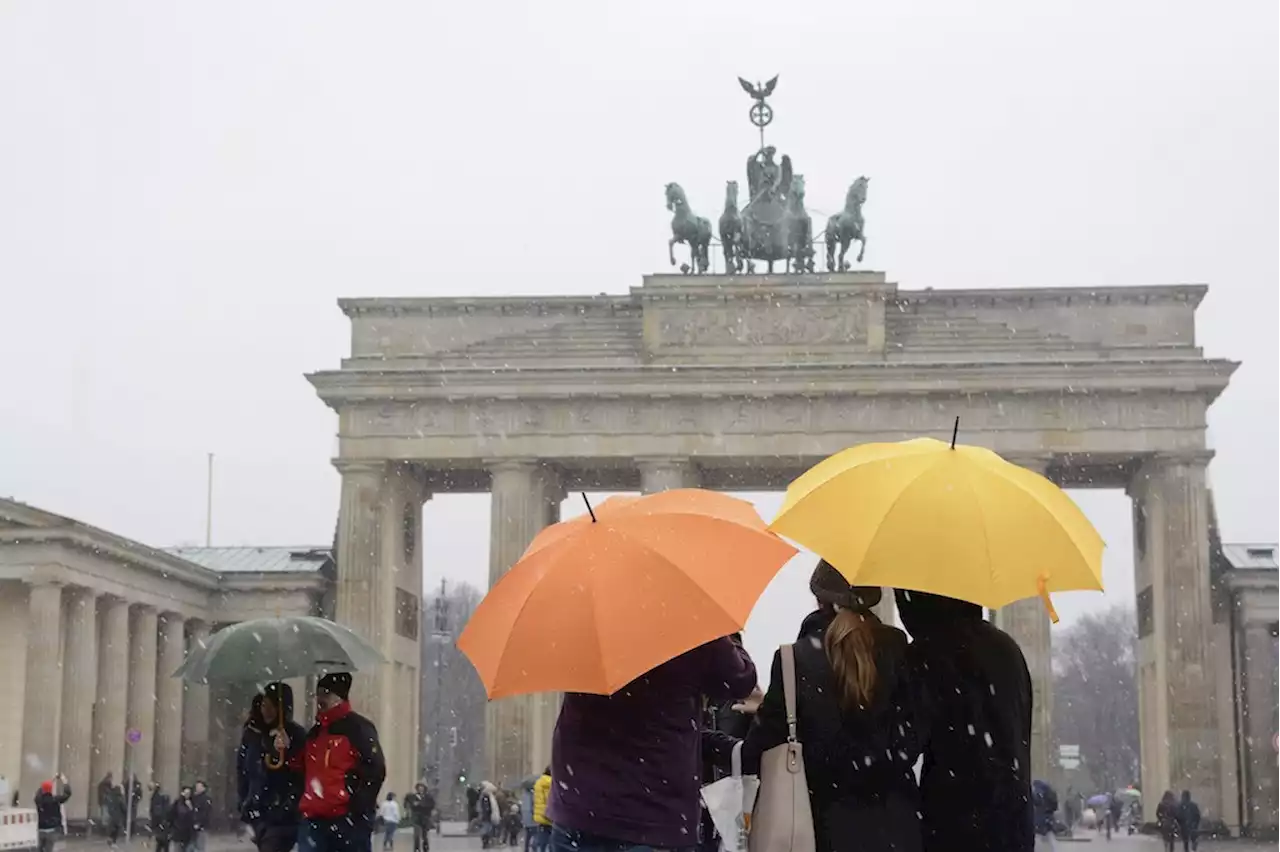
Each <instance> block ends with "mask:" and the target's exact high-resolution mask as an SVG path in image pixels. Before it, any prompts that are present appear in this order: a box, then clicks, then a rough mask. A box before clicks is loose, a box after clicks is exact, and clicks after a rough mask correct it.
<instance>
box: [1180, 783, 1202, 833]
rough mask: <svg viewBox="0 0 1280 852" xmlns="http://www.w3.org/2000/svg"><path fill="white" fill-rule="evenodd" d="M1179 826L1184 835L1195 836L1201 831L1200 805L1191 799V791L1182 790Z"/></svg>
mask: <svg viewBox="0 0 1280 852" xmlns="http://www.w3.org/2000/svg"><path fill="white" fill-rule="evenodd" d="M1178 827H1179V828H1180V829H1182V836H1183V837H1195V836H1196V833H1197V832H1199V831H1200V806H1199V805H1197V804H1196V803H1195V802H1194V801H1192V799H1191V791H1190V790H1183V791H1182V801H1181V802H1179V803H1178Z"/></svg>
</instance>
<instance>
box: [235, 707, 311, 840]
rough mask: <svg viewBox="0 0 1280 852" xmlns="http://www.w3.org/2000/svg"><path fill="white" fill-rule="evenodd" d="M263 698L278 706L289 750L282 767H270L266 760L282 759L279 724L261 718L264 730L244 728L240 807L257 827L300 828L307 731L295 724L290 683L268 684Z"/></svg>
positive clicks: (250, 822)
mask: <svg viewBox="0 0 1280 852" xmlns="http://www.w3.org/2000/svg"><path fill="white" fill-rule="evenodd" d="M263 695H264V697H266V698H268V699H270V700H271V702H272V703H273V704H275V706H276V708H277V711H278V712H279V713H280V714H281V716H282V717H283V719H284V730H285V734H286V735H287V736H288V737H289V749H288V751H287V752H286V753H285V755H284V761H283V762H282V763H281V765H280V766H279V767H278V768H274V769H273V768H272V767H270V766H268V765H267V760H268V759H270V760H271V761H272V762H275V760H276V759H277V758H279V757H280V755H279V754H278V753H277V752H276V748H275V736H276V729H277V728H278V727H279V724H280V723H279V721H278V720H277V722H276V723H275V724H271V725H268V724H266V723H265V722H264V721H262V720H261V719H258V720H256V721H257V723H258V725H261V727H262V729H261V730H258V729H257V727H256V726H251V725H246V726H245V729H244V736H243V739H242V741H241V747H240V760H239V761H238V764H239V765H238V769H239V771H240V784H239V788H240V790H241V791H243V792H242V794H241V795H242V796H244V798H243V799H242V800H241V806H240V811H241V819H243V820H244V821H245V822H247V823H249V824H250V825H256V826H261V825H269V826H292V825H297V823H298V801H299V799H300V798H301V797H302V768H301V766H300V765H299V761H298V760H297V757H298V755H300V754H301V753H302V748H303V746H304V744H305V742H306V737H307V732H306V731H305V730H304V729H303V728H302V726H301V725H299V724H298V723H297V722H295V721H293V688H292V687H291V686H289V684H287V683H279V682H276V683H269V684H267V686H266V688H265V689H264V690H263ZM250 721H251V722H253V721H254V720H252V719H251V720H250Z"/></svg>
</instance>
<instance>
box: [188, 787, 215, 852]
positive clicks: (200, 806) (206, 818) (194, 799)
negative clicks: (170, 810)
mask: <svg viewBox="0 0 1280 852" xmlns="http://www.w3.org/2000/svg"><path fill="white" fill-rule="evenodd" d="M191 807H192V809H193V810H194V811H195V825H194V826H193V827H194V830H195V837H194V838H193V840H192V842H193V844H194V845H193V848H194V849H195V850H196V852H204V850H205V847H206V846H207V845H208V842H209V826H210V825H212V824H213V802H212V801H211V800H210V799H209V785H208V784H205V783H204V782H203V781H197V782H196V786H195V787H194V788H193V790H192V793H191Z"/></svg>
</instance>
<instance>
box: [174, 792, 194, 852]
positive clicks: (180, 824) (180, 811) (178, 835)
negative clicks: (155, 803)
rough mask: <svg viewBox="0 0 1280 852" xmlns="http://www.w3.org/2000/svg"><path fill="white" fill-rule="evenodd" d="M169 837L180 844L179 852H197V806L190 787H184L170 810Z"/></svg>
mask: <svg viewBox="0 0 1280 852" xmlns="http://www.w3.org/2000/svg"><path fill="white" fill-rule="evenodd" d="M169 837H170V838H171V839H172V841H173V842H174V843H176V844H178V849H177V852H195V848H196V806H195V802H193V801H192V792H191V788H190V787H183V788H182V790H181V791H180V792H179V793H178V799H177V801H175V802H174V803H173V807H171V808H170V809H169Z"/></svg>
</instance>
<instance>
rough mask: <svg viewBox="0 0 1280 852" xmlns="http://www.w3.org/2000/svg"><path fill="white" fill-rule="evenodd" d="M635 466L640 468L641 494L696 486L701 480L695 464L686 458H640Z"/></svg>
mask: <svg viewBox="0 0 1280 852" xmlns="http://www.w3.org/2000/svg"><path fill="white" fill-rule="evenodd" d="M636 467H638V468H639V469H640V493H641V494H656V493H657V492H659V491H669V490H671V489H672V488H697V487H698V485H699V484H700V482H701V477H700V476H699V474H698V468H697V466H696V465H694V463H693V462H692V461H691V460H689V459H687V458H677V457H670V458H642V459H637V460H636Z"/></svg>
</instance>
